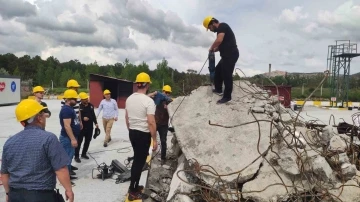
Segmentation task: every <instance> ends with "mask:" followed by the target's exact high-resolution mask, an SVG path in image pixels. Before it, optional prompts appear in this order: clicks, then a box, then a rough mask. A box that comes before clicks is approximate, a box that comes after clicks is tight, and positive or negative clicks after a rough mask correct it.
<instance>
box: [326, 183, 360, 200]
mask: <svg viewBox="0 0 360 202" xmlns="http://www.w3.org/2000/svg"><path fill="white" fill-rule="evenodd" d="M335 187H336V188H335V189H330V190H329V193H330V194H331V197H332V199H333V200H334V201H336V202H340V201H341V202H355V201H360V188H359V185H358V184H357V183H356V182H355V181H353V180H349V181H347V182H346V183H345V184H341V183H338V184H336V186H335Z"/></svg>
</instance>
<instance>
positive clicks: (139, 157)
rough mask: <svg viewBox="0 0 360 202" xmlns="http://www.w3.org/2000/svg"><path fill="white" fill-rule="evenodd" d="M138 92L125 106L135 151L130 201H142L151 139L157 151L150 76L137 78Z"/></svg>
mask: <svg viewBox="0 0 360 202" xmlns="http://www.w3.org/2000/svg"><path fill="white" fill-rule="evenodd" d="M135 83H136V84H137V88H138V89H137V92H135V93H133V94H132V95H130V96H129V97H128V98H127V100H126V104H125V120H126V126H127V128H128V130H129V139H130V142H131V145H132V147H133V150H134V161H133V164H132V166H131V178H130V179H131V181H130V187H129V196H128V199H129V201H134V200H138V199H142V190H143V189H144V186H141V185H139V181H140V176H141V172H142V169H143V167H144V165H145V163H146V158H147V155H148V153H149V148H150V144H151V138H152V139H153V151H156V150H157V147H158V144H157V141H156V122H155V108H156V107H155V103H154V101H153V100H152V99H151V98H150V97H149V96H147V95H146V91H147V90H148V89H149V86H150V83H151V81H150V76H149V75H148V74H146V73H144V72H142V73H140V74H138V75H137V77H136V81H135Z"/></svg>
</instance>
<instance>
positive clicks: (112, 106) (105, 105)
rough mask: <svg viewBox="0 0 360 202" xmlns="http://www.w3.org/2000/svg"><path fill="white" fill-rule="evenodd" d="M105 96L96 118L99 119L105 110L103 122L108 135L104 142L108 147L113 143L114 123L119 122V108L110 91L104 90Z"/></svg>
mask: <svg viewBox="0 0 360 202" xmlns="http://www.w3.org/2000/svg"><path fill="white" fill-rule="evenodd" d="M103 94H104V97H105V99H103V100H101V102H100V104H99V109H98V111H97V114H96V117H98V116H99V114H100V112H101V110H103V116H102V120H103V126H104V131H105V134H106V135H105V140H104V147H107V145H108V143H109V142H110V141H111V135H110V134H111V128H112V126H113V124H114V121H117V120H118V116H119V107H118V105H117V102H116V101H115V100H114V99H112V98H111V92H110V91H109V90H107V89H106V90H104V93H103Z"/></svg>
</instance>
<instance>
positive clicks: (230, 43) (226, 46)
mask: <svg viewBox="0 0 360 202" xmlns="http://www.w3.org/2000/svg"><path fill="white" fill-rule="evenodd" d="M216 32H217V34H220V33H225V36H224V39H223V41H222V43H221V44H220V46H219V51H220V55H221V56H228V55H230V54H231V53H233V52H235V51H238V49H237V45H236V39H235V35H234V32H233V31H232V29H231V28H230V26H229V25H228V24H226V23H224V22H222V23H220V24H219V27H218V28H217V31H216Z"/></svg>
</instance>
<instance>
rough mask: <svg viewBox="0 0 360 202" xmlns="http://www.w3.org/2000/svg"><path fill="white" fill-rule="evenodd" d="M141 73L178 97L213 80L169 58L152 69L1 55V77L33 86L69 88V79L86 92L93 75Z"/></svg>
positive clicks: (157, 87) (126, 76)
mask: <svg viewBox="0 0 360 202" xmlns="http://www.w3.org/2000/svg"><path fill="white" fill-rule="evenodd" d="M140 72H147V73H148V74H149V75H150V76H151V80H152V84H151V90H161V89H162V86H163V84H165V85H170V86H171V87H172V91H173V94H174V95H175V96H177V95H183V94H188V93H190V92H191V91H192V90H194V89H196V88H198V87H199V86H200V85H204V84H206V83H209V81H210V78H209V75H201V74H200V75H199V74H198V72H197V70H193V69H188V70H187V71H186V72H179V71H178V70H177V69H176V68H173V67H170V66H169V64H168V61H167V60H166V59H163V60H161V61H159V63H158V64H157V65H156V68H152V70H151V69H150V67H149V65H148V64H147V63H146V62H142V63H140V64H138V65H136V64H133V63H131V62H130V61H129V60H128V59H125V61H124V62H118V63H115V64H108V65H99V64H98V63H97V62H96V61H95V62H93V63H90V64H83V63H81V62H80V61H78V60H70V61H68V62H60V61H59V60H58V59H57V58H55V57H53V56H50V57H48V58H47V59H46V60H43V59H42V58H41V57H40V56H35V57H31V56H29V55H24V56H22V57H17V56H15V55H14V54H12V53H7V54H3V55H1V54H0V75H1V74H3V75H6V74H8V75H14V76H19V77H21V80H22V81H31V82H32V86H36V85H41V86H44V87H46V88H50V87H51V86H52V85H53V87H54V88H65V87H66V83H67V81H68V80H69V79H76V80H77V81H78V82H79V83H80V85H81V88H85V89H86V86H87V83H88V79H89V74H91V73H93V74H100V75H105V76H110V77H115V78H121V79H126V80H129V81H135V78H136V75H137V74H138V73H140Z"/></svg>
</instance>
